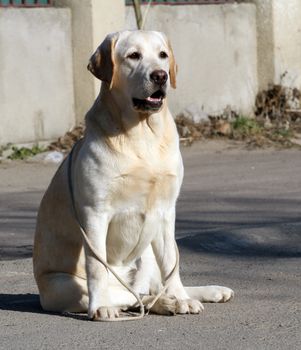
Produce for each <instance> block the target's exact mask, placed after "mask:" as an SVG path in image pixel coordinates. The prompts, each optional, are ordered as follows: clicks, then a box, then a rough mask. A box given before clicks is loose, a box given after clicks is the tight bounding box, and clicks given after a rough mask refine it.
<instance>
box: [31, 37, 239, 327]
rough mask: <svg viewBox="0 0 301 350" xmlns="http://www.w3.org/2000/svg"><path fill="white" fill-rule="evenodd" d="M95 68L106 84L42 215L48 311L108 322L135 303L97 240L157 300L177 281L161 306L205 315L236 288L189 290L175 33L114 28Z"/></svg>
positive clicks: (38, 273) (40, 264)
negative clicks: (178, 234)
mask: <svg viewBox="0 0 301 350" xmlns="http://www.w3.org/2000/svg"><path fill="white" fill-rule="evenodd" d="M88 69H89V71H90V72H92V73H93V75H94V76H95V77H97V78H98V79H100V80H101V81H102V87H101V90H100V94H99V96H98V97H97V99H96V101H95V103H94V104H93V106H92V108H91V109H90V110H89V112H88V113H87V115H86V131H85V136H84V138H83V139H81V140H80V141H79V142H78V143H77V144H76V145H75V146H74V148H73V150H72V153H71V154H70V155H69V157H68V158H66V160H65V161H64V162H63V163H62V165H61V166H60V168H59V169H58V171H57V172H56V174H55V176H54V178H53V180H52V182H51V184H50V185H49V188H48V189H47V191H46V193H45V195H44V197H43V199H42V202H41V205H40V209H39V213H38V219H37V227H36V234H35V243H34V254H33V264H34V275H35V279H36V282H37V285H38V288H39V292H40V301H41V305H42V307H43V308H44V309H45V310H49V311H70V312H86V311H88V317H89V318H90V319H94V320H106V319H115V318H118V317H119V316H120V309H121V308H123V309H124V308H130V307H132V306H135V304H136V298H135V296H134V295H133V294H132V293H130V292H129V291H128V290H127V289H126V288H125V287H124V286H123V285H121V284H120V283H119V282H118V281H117V280H116V279H115V277H113V276H112V274H111V273H110V272H109V270H108V269H107V268H106V266H104V265H103V264H102V263H101V262H100V261H99V259H98V258H96V256H95V254H93V252H92V251H91V248H90V247H89V244H90V246H92V247H93V248H94V250H95V251H96V252H97V254H98V255H99V256H100V257H101V258H102V259H103V260H104V261H105V262H106V263H107V264H108V265H109V266H110V267H112V268H114V270H115V272H116V273H117V274H118V276H121V277H122V279H124V280H125V281H126V283H128V284H130V286H131V288H132V289H133V290H134V291H135V292H136V293H137V294H146V295H149V296H154V295H156V294H158V293H159V292H160V290H161V289H162V288H163V286H164V284H166V283H167V282H166V281H168V283H167V284H166V286H165V289H164V293H163V294H162V295H161V296H160V298H158V300H157V301H156V303H155V304H153V305H151V311H153V312H156V313H159V314H169V313H173V314H175V313H180V314H183V313H199V312H200V311H202V309H203V306H202V304H201V302H202V301H204V302H225V301H228V300H229V299H231V297H232V296H233V291H232V290H231V289H229V288H226V287H219V286H205V287H184V286H183V284H182V282H181V279H180V275H179V266H178V260H177V247H176V244H175V205H176V200H177V197H178V195H179V191H180V187H181V183H182V179H183V163H182V158H181V154H180V149H179V138H178V134H177V129H176V125H175V122H174V120H173V118H172V116H171V114H170V112H169V110H168V107H167V101H166V93H167V90H168V88H169V86H171V87H173V88H175V87H176V70H177V69H176V63H175V59H174V55H173V51H172V49H171V46H170V44H169V42H168V40H167V39H166V37H165V35H164V34H162V33H159V32H155V31H123V32H119V33H113V34H109V35H108V36H107V37H106V38H105V40H104V41H103V43H102V44H101V45H100V46H99V47H98V49H97V50H96V52H95V53H94V54H93V55H92V57H91V59H90V62H89V65H88ZM71 157H72V159H71ZM80 227H82V228H83V231H84V232H85V234H86V236H87V240H83V236H82V234H81V230H80ZM87 243H89V244H87ZM148 300H149V299H148Z"/></svg>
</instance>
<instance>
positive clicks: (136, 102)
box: [133, 90, 166, 111]
mask: <svg viewBox="0 0 301 350" xmlns="http://www.w3.org/2000/svg"><path fill="white" fill-rule="evenodd" d="M165 97H166V94H165V92H164V91H163V90H158V91H156V92H154V93H153V94H152V95H151V96H149V97H147V98H145V99H143V100H141V99H139V98H133V106H134V108H135V109H136V110H139V111H158V110H159V109H160V108H161V107H162V104H163V100H164V98H165Z"/></svg>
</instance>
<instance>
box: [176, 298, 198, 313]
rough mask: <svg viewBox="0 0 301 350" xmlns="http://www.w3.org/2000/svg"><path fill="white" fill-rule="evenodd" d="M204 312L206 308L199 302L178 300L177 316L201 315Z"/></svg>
mask: <svg viewBox="0 0 301 350" xmlns="http://www.w3.org/2000/svg"><path fill="white" fill-rule="evenodd" d="M203 310H204V306H203V305H202V303H201V302H200V301H198V300H194V299H185V300H179V299H177V304H176V313H177V314H199V313H201V312H202V311H203Z"/></svg>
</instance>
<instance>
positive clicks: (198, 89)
mask: <svg viewBox="0 0 301 350" xmlns="http://www.w3.org/2000/svg"><path fill="white" fill-rule="evenodd" d="M145 8H146V7H145V6H144V7H143V9H144V10H145ZM126 27H127V28H130V29H133V28H134V27H135V19H134V11H133V8H132V7H130V6H128V7H127V8H126ZM145 29H152V30H159V31H163V32H165V33H166V34H167V36H168V37H169V38H170V40H171V42H172V45H173V48H174V51H175V55H176V60H177V63H178V65H179V73H178V88H177V90H175V91H174V92H172V93H171V94H170V105H171V109H172V111H173V113H174V114H178V113H180V112H181V111H182V110H183V109H185V108H187V107H188V108H192V109H193V110H194V111H196V112H197V111H199V112H200V113H201V112H202V111H204V112H205V113H210V114H218V113H221V112H222V111H223V109H224V108H226V107H227V106H231V107H232V108H233V109H234V110H237V111H238V112H241V113H243V114H251V113H252V111H253V105H254V99H255V95H256V93H257V44H256V7H255V5H253V4H233V5H206V6H196V5H195V6H193V5H192V6H189V5H186V6H153V7H151V8H150V10H149V13H148V17H147V20H146V24H145Z"/></svg>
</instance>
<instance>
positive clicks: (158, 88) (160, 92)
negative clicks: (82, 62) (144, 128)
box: [88, 31, 177, 113]
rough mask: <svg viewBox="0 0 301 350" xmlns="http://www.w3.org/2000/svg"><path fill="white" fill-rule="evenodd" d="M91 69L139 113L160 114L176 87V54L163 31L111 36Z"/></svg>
mask: <svg viewBox="0 0 301 350" xmlns="http://www.w3.org/2000/svg"><path fill="white" fill-rule="evenodd" d="M88 69H89V71H90V72H91V73H92V74H94V76H95V77H97V78H98V79H100V80H102V81H103V82H104V84H107V86H108V87H109V89H111V90H112V91H114V90H115V91H117V92H118V94H119V96H122V98H125V99H127V100H129V101H127V103H130V104H131V106H132V108H133V109H134V110H136V111H139V112H148V113H152V112H157V111H159V110H160V109H161V107H162V105H163V101H164V99H165V97H166V92H167V89H168V87H169V86H172V87H173V88H175V87H176V71H177V66H176V63H175V59H174V55H173V51H172V48H171V46H170V43H169V41H168V40H167V38H166V37H165V35H164V34H162V33H160V32H155V31H124V32H119V33H113V34H109V35H108V36H107V37H106V38H105V40H104V41H103V43H102V44H101V45H100V46H99V47H98V48H97V50H96V51H95V53H94V54H93V55H92V57H91V59H90V61H89V64H88Z"/></svg>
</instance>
